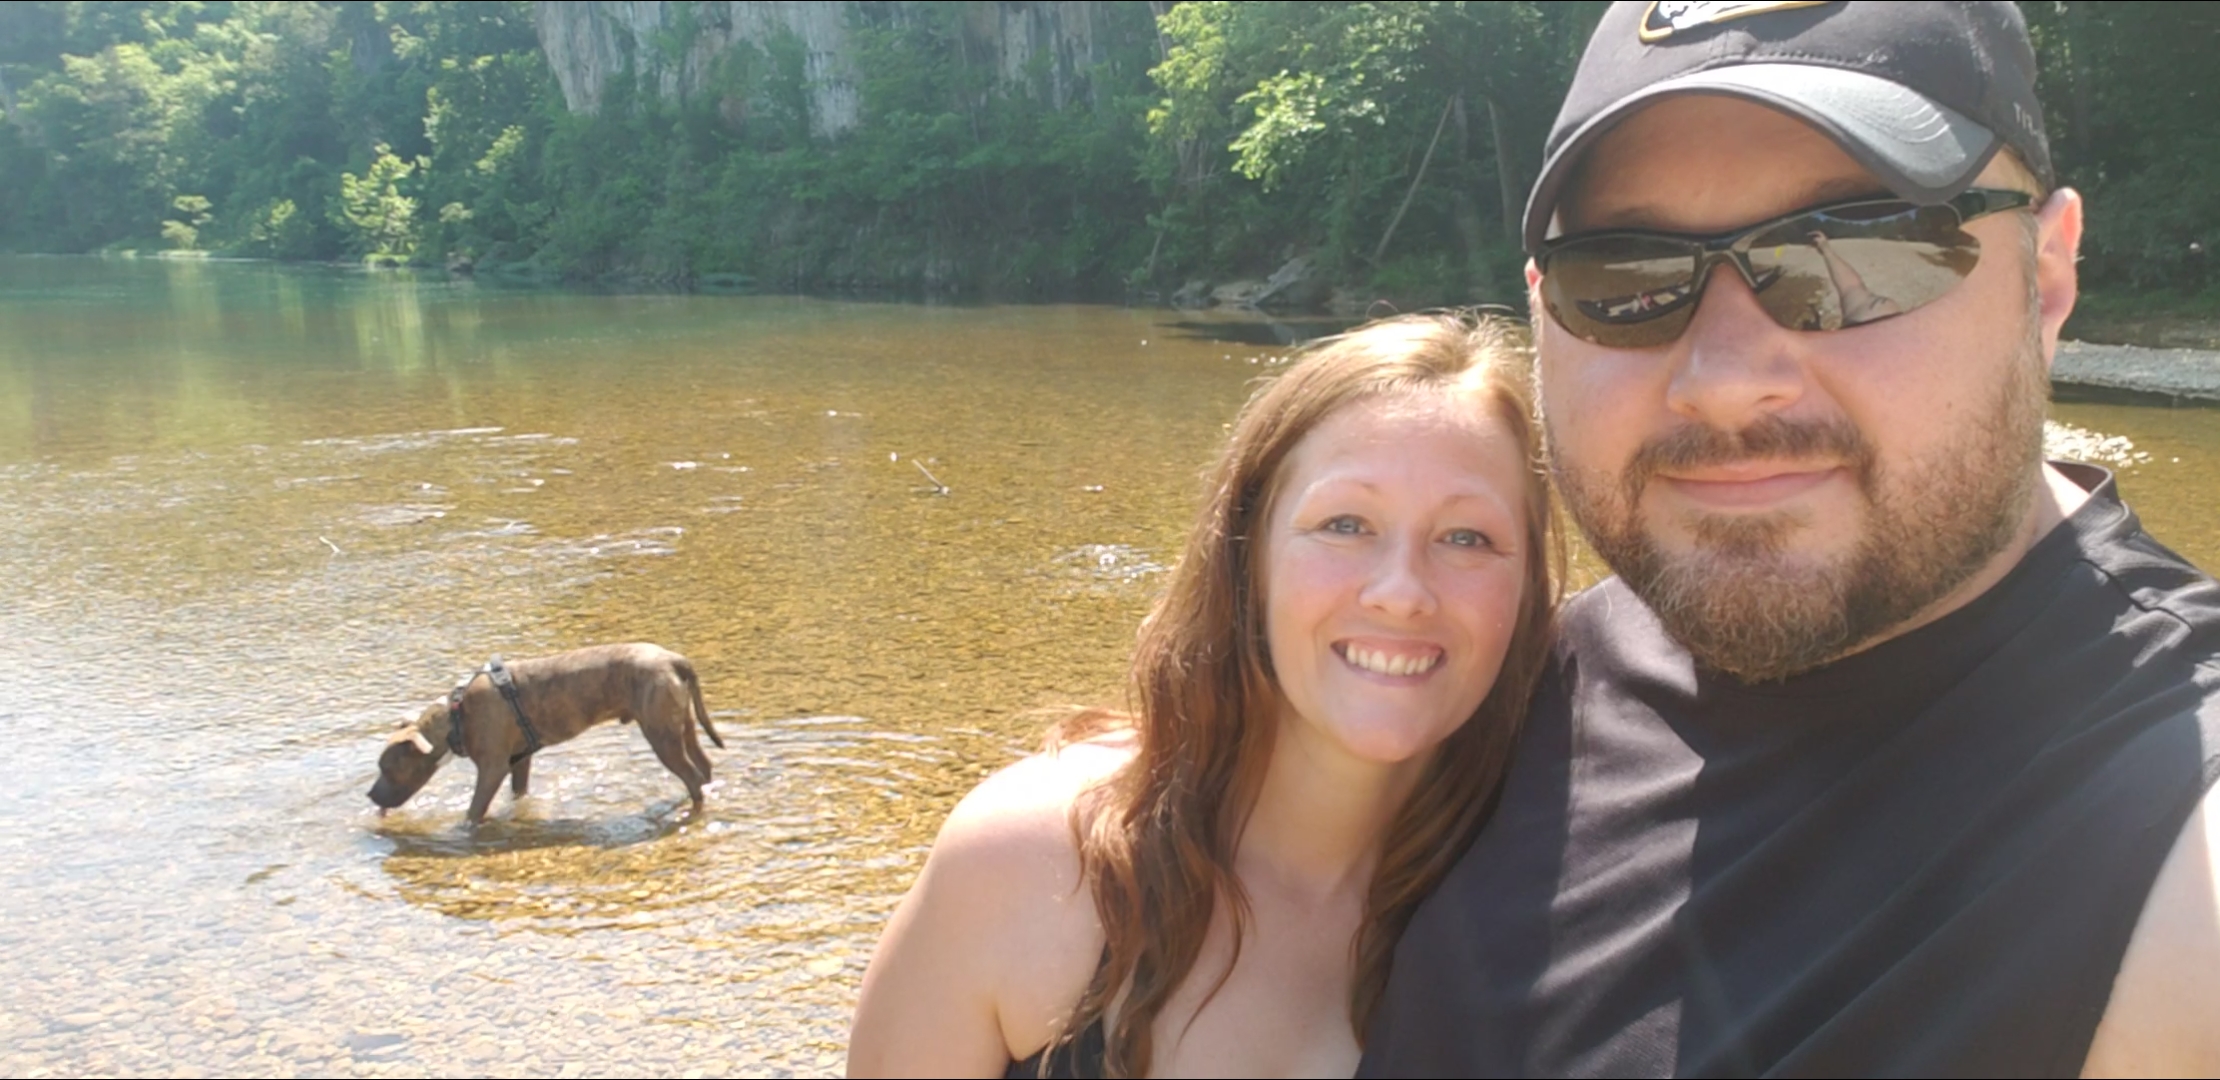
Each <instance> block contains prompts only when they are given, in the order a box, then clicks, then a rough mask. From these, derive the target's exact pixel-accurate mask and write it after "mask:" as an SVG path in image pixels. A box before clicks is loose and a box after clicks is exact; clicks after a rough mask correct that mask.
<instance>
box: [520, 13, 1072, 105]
mask: <svg viewBox="0 0 2220 1080" xmlns="http://www.w3.org/2000/svg"><path fill="white" fill-rule="evenodd" d="M930 2H931V0H882V2H869V0H756V2H745V0H691V2H687V0H668V2H666V0H588V2H573V3H559V2H542V3H537V4H534V5H533V7H534V16H535V19H536V20H537V23H538V27H539V38H540V48H541V50H542V51H544V52H545V53H546V54H547V60H548V64H549V65H550V66H551V67H553V68H554V70H555V77H556V79H557V81H558V82H560V83H561V84H562V88H563V101H564V103H565V104H566V105H567V106H568V107H569V108H570V110H571V111H572V112H588V113H590V112H594V111H596V110H598V109H599V108H600V107H601V100H602V96H603V92H604V91H605V90H606V88H607V87H608V85H609V82H610V80H611V79H612V78H614V77H616V76H617V75H619V74H620V73H622V72H623V71H625V70H626V68H627V66H628V65H629V66H631V68H632V70H633V71H634V72H635V73H636V74H637V76H638V78H639V80H640V85H641V86H642V87H643V88H652V89H653V90H654V92H655V93H657V94H658V95H660V96H661V97H662V98H663V99H664V100H674V99H683V98H685V97H687V96H689V95H691V94H694V93H698V92H701V91H702V90H703V89H704V88H705V87H706V86H707V85H708V82H709V79H710V77H711V76H712V75H713V74H714V73H715V71H716V70H717V65H718V61H719V60H720V58H722V57H723V56H725V55H726V54H727V53H728V52H730V51H731V50H732V49H733V48H734V47H735V46H737V45H740V44H742V43H746V44H749V45H753V46H756V47H758V48H767V47H768V46H769V45H770V44H771V43H772V42H773V41H774V40H775V39H778V38H780V37H782V36H785V35H791V39H792V40H793V41H795V42H798V43H799V44H800V46H801V48H802V52H803V55H804V58H805V59H804V79H805V81H806V83H807V86H808V92H809V109H810V127H811V129H812V130H813V131H814V132H816V133H817V134H819V135H834V134H838V133H840V132H843V131H846V130H848V129H850V128H852V127H854V126H855V125H856V124H857V122H858V121H859V119H860V109H859V104H860V103H859V98H858V94H857V91H856V48H855V40H854V39H855V34H854V28H855V27H856V26H858V25H868V24H870V23H872V22H878V21H886V20H893V21H900V20H903V19H907V18H915V17H918V15H919V14H920V13H921V10H922V9H923V8H925V6H926V5H927V4H928V3H930ZM1112 2H1114V0H1062V2H1041V3H1025V2H1014V0H959V2H958V3H957V4H956V6H957V7H958V9H959V13H960V16H961V18H960V24H961V26H962V38H963V40H962V41H961V42H960V43H959V44H960V45H961V46H962V48H963V50H964V52H963V54H964V56H965V57H967V58H968V59H969V60H970V62H972V63H976V64H992V65H993V66H994V68H995V71H996V72H997V74H998V76H999V79H1000V81H1001V83H1002V84H1003V85H1005V86H1006V87H1008V88H1010V89H1011V90H1013V91H1015V92H1022V93H1040V94H1044V95H1046V96H1047V97H1048V98H1049V100H1050V101H1052V102H1053V103H1054V104H1055V105H1057V106H1058V107H1062V106H1063V105H1065V104H1067V103H1069V102H1071V101H1073V100H1078V99H1083V98H1084V97H1085V96H1086V94H1087V72H1088V71H1089V70H1090V69H1091V68H1093V67H1094V65H1095V64H1096V63H1097V62H1099V61H1100V60H1101V58H1102V57H1101V49H1102V47H1103V45H1104V42H1102V41H1101V39H1100V35H1098V30H1097V28H1098V26H1099V25H1100V24H1101V23H1102V22H1103V20H1104V16H1105V12H1104V11H1103V10H1102V9H1104V8H1107V7H1109V6H1111V3H1112ZM934 6H937V7H942V8H946V7H947V6H948V5H947V4H937V5H934Z"/></svg>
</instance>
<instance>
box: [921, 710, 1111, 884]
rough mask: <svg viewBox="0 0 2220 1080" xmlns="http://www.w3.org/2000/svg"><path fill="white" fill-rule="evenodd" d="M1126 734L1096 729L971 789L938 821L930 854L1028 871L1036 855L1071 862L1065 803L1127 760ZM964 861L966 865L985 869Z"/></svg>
mask: <svg viewBox="0 0 2220 1080" xmlns="http://www.w3.org/2000/svg"><path fill="white" fill-rule="evenodd" d="M1132 757H1133V747H1132V745H1131V742H1130V741H1129V740H1127V739H1124V738H1122V737H1118V736H1104V737H1101V738H1095V739H1089V740H1087V741H1085V742H1078V743H1071V744H1067V745H1065V746H1062V747H1059V748H1057V749H1054V750H1051V751H1045V752H1042V753H1039V754H1035V755H1033V756H1031V757H1028V758H1025V759H1024V760H1022V761H1019V762H1017V763H1015V764H1012V765H1010V766H1007V767H1005V768H1004V769H1002V770H1001V771H999V772H997V773H995V774H994V775H992V776H989V777H987V778H986V779H985V780H984V781H981V782H980V784H979V786H978V787H975V788H973V789H971V793H970V794H969V795H966V796H964V798H963V801H962V802H959V803H957V804H956V809H955V810H953V811H952V812H950V813H949V815H948V821H947V823H946V824H944V825H942V826H941V830H940V836H939V838H938V839H936V840H934V841H933V858H935V859H942V858H944V857H945V858H946V859H948V860H959V861H961V862H963V863H965V864H971V863H974V862H983V863H988V864H992V865H995V866H1000V865H1001V864H1003V863H1005V862H1008V863H1011V864H1012V866H1011V867H1010V868H1011V869H1012V870H1015V871H1016V872H1019V873H1033V872H1036V871H1037V870H1038V867H1037V865H1036V863H1037V861H1038V860H1041V859H1059V858H1060V859H1068V860H1070V865H1071V869H1072V870H1073V871H1074V872H1076V871H1077V869H1078V861H1077V860H1078V850H1077V848H1076V847H1075V846H1074V843H1073V840H1072V831H1071V811H1072V807H1073V806H1074V805H1075V804H1076V802H1077V801H1078V799H1079V797H1080V795H1081V794H1082V793H1084V792H1085V791H1087V789H1089V788H1091V787H1093V786H1094V785H1096V784H1097V783H1100V782H1102V781H1103V780H1105V779H1107V778H1109V776H1110V775H1111V774H1112V773H1114V772H1116V771H1117V770H1118V768H1119V767H1120V766H1123V765H1124V764H1125V763H1126V762H1128V761H1130V760H1132ZM985 868H986V867H984V866H969V865H967V869H974V870H977V869H985Z"/></svg>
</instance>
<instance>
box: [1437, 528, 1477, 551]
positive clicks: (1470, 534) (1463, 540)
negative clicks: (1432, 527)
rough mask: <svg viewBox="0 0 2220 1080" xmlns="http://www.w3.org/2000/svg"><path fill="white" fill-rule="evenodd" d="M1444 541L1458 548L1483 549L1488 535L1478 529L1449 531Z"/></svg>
mask: <svg viewBox="0 0 2220 1080" xmlns="http://www.w3.org/2000/svg"><path fill="white" fill-rule="evenodd" d="M1444 539H1446V540H1448V541H1449V542H1450V543H1452V544H1455V545H1457V546H1458V547H1469V548H1484V547H1487V546H1488V534H1486V533H1484V532H1481V531H1480V530H1478V529H1451V530H1449V535H1448V536H1447V537H1444Z"/></svg>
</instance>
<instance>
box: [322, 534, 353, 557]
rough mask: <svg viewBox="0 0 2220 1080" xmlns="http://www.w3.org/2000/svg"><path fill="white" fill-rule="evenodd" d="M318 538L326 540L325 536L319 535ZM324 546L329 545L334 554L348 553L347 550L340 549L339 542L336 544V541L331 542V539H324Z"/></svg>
mask: <svg viewBox="0 0 2220 1080" xmlns="http://www.w3.org/2000/svg"><path fill="white" fill-rule="evenodd" d="M316 539H318V540H324V538H323V537H321V536H319V537H317V538H316ZM324 546H325V547H328V548H330V549H331V553H332V554H334V555H345V554H346V552H344V551H341V550H339V545H338V544H334V543H332V542H331V541H329V540H324Z"/></svg>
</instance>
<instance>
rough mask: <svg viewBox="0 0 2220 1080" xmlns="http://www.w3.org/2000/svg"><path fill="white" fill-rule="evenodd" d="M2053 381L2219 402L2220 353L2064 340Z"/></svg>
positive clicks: (2053, 365) (2059, 350)
mask: <svg viewBox="0 0 2220 1080" xmlns="http://www.w3.org/2000/svg"><path fill="white" fill-rule="evenodd" d="M2050 374H2051V381H2052V382H2060V383H2072V384H2076V385H2081V386H2104V387H2110V388H2113V389H2116V390H2140V391H2145V392H2149V393H2154V394H2171V395H2173V396H2175V397H2186V398H2204V399H2208V400H2213V401H2220V352H2214V351H2211V350H2207V349H2143V348H2137V347H2135V346H2133V345H2092V344H2089V343H2088V342H2082V341H2061V342H2059V343H2058V356H2057V359H2056V361H2055V362H2053V363H2052V365H2051V373H2050Z"/></svg>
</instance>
